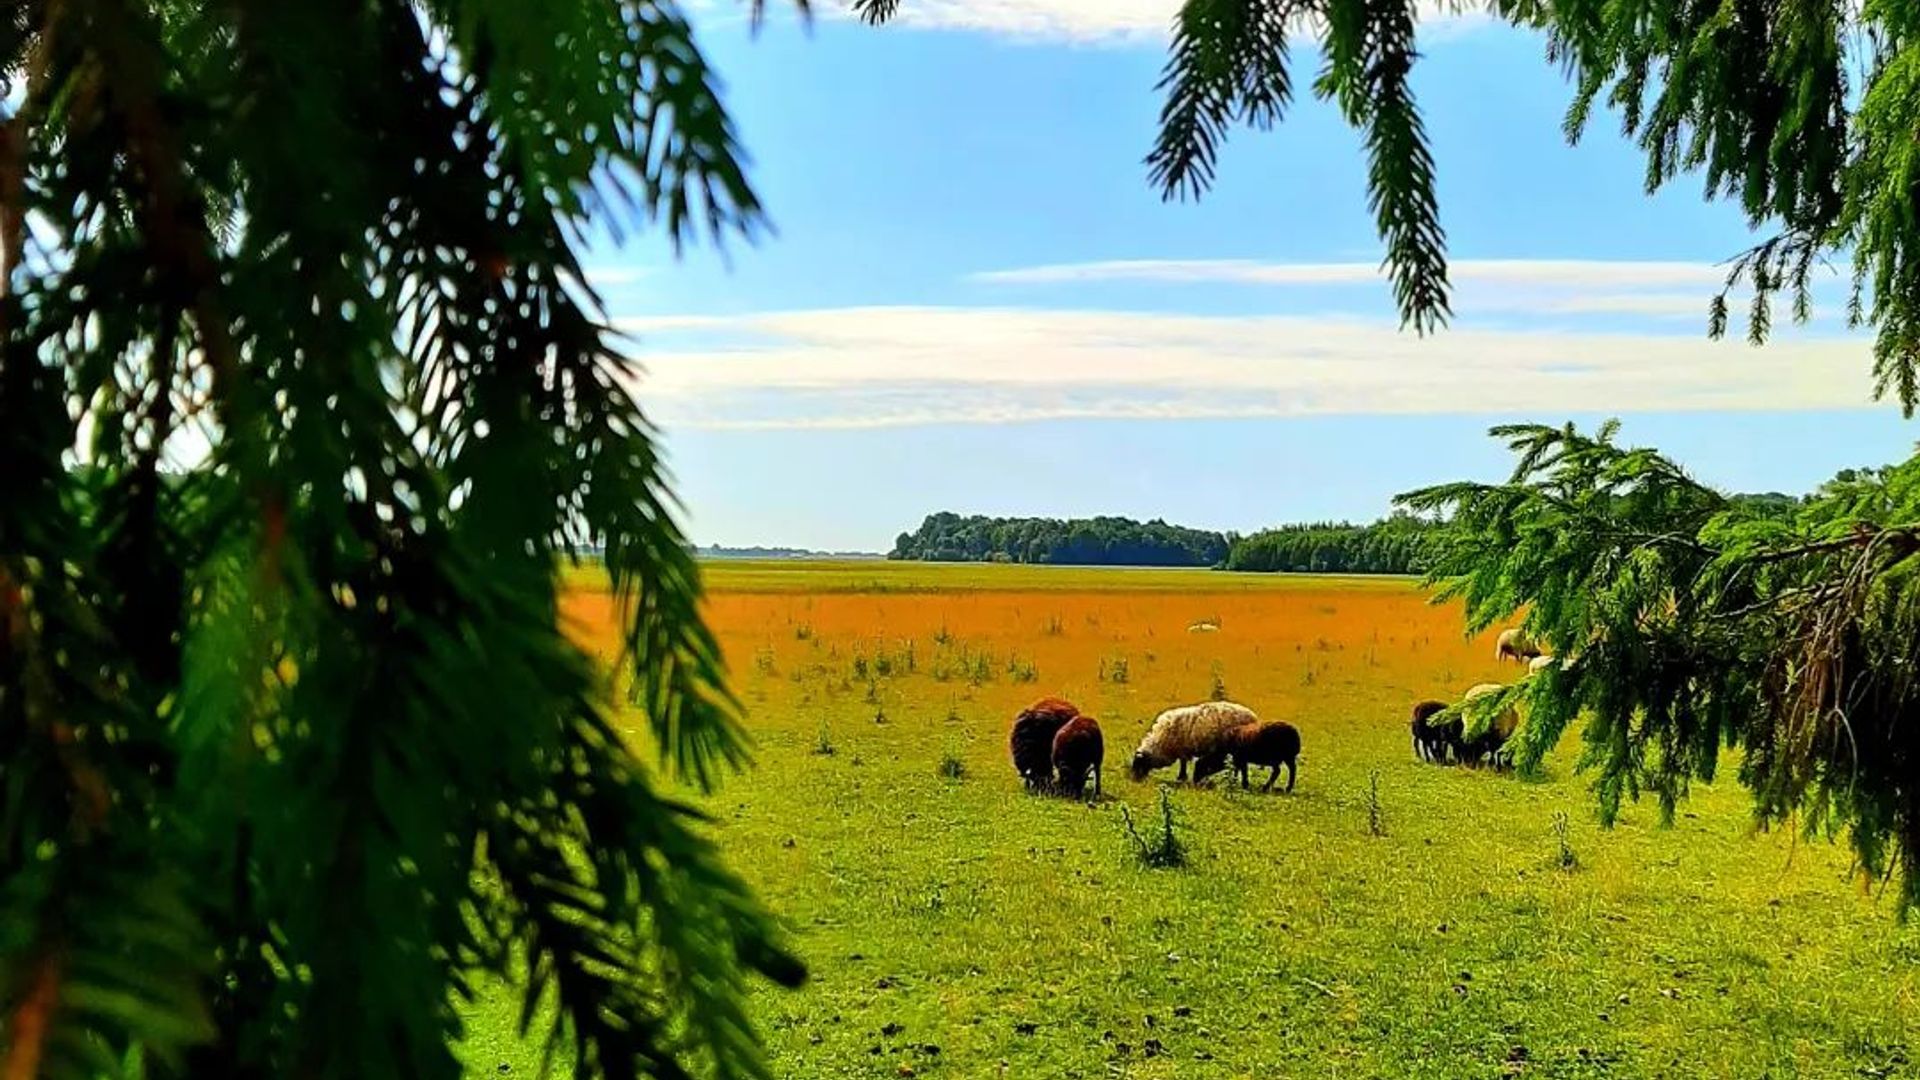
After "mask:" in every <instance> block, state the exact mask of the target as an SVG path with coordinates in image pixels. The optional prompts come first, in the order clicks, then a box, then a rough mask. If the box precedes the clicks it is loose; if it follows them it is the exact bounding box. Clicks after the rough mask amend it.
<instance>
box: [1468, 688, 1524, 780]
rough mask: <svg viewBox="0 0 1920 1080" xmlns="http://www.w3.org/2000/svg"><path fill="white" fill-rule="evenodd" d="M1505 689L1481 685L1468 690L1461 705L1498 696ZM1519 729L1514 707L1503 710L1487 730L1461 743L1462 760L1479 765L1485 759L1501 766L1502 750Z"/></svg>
mask: <svg viewBox="0 0 1920 1080" xmlns="http://www.w3.org/2000/svg"><path fill="white" fill-rule="evenodd" d="M1505 689H1506V687H1504V686H1501V685H1500V684H1499V683H1481V684H1479V685H1478V686H1475V687H1473V688H1472V689H1470V690H1468V691H1467V693H1466V695H1465V696H1464V697H1462V698H1461V699H1460V703H1461V704H1462V705H1465V704H1467V703H1468V702H1471V701H1473V700H1474V699H1475V698H1482V697H1485V696H1487V695H1488V694H1497V693H1499V692H1501V691H1502V690H1505ZM1519 727H1520V714H1519V713H1518V712H1516V711H1514V708H1513V706H1511V705H1509V706H1507V707H1506V708H1505V709H1503V710H1501V712H1500V715H1498V716H1496V717H1494V718H1493V721H1492V722H1491V723H1489V724H1488V725H1487V727H1486V730H1484V731H1482V732H1481V733H1480V734H1479V735H1476V736H1474V737H1473V738H1471V739H1465V740H1464V741H1463V742H1462V743H1461V747H1460V748H1461V751H1462V754H1461V758H1460V760H1462V761H1465V762H1469V763H1473V764H1478V763H1479V762H1480V760H1481V759H1482V758H1485V759H1486V760H1487V762H1488V763H1489V764H1491V765H1494V766H1496V767H1497V766H1498V765H1499V764H1500V751H1501V749H1502V748H1504V747H1505V746H1506V745H1507V740H1508V739H1511V738H1513V733H1514V731H1515V730H1517V729H1518V728H1519Z"/></svg>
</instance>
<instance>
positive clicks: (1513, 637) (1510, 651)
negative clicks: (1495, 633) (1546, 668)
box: [1493, 627, 1540, 663]
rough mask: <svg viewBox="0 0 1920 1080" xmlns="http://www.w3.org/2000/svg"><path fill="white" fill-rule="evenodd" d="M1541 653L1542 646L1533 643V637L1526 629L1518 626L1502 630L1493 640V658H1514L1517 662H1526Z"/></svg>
mask: <svg viewBox="0 0 1920 1080" xmlns="http://www.w3.org/2000/svg"><path fill="white" fill-rule="evenodd" d="M1539 655H1540V646H1538V645H1535V644H1534V643H1533V639H1532V638H1530V637H1528V636H1527V634H1526V631H1524V630H1521V629H1519V628H1517V627H1515V628H1512V629H1508V630H1502V631H1500V636H1499V637H1497V638H1495V639H1494V642H1493V658H1494V659H1495V660H1513V661H1515V662H1517V663H1526V662H1527V661H1529V660H1531V659H1533V658H1534V657H1536V656H1539Z"/></svg>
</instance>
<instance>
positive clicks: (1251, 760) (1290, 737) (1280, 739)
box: [1193, 720, 1300, 791]
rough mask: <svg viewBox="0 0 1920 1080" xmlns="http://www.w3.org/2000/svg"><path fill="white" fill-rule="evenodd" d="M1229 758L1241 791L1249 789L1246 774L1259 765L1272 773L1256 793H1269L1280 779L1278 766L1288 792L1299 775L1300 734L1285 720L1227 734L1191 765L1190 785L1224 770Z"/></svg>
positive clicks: (1243, 726)
mask: <svg viewBox="0 0 1920 1080" xmlns="http://www.w3.org/2000/svg"><path fill="white" fill-rule="evenodd" d="M1229 758H1231V759H1232V762H1233V771H1234V772H1235V773H1236V774H1238V775H1239V777H1240V788H1241V790H1243V791H1244V790H1246V788H1247V787H1248V786H1249V785H1248V782H1247V772H1248V770H1250V769H1251V768H1252V767H1253V766H1255V765H1260V766H1263V767H1265V768H1269V769H1272V770H1273V771H1272V772H1270V773H1268V774H1267V782H1266V784H1265V785H1264V786H1262V787H1261V788H1260V790H1261V791H1272V790H1273V782H1274V781H1275V780H1278V779H1280V766H1282V765H1285V766H1286V767H1287V790H1288V791H1292V790H1293V782H1294V780H1295V779H1296V778H1297V777H1298V775H1299V765H1298V762H1299V759H1300V732H1299V730H1298V729H1297V728H1295V727H1294V726H1293V725H1292V724H1289V723H1287V722H1286V721H1285V720H1268V721H1266V722H1264V723H1254V724H1242V725H1240V726H1239V727H1237V728H1234V729H1232V730H1231V731H1228V732H1227V734H1226V738H1225V739H1224V740H1222V745H1221V748H1220V749H1218V750H1216V751H1214V752H1213V753H1211V754H1208V755H1206V756H1205V757H1203V758H1201V759H1200V760H1198V761H1196V762H1194V763H1193V782H1194V783H1196V784H1197V783H1199V782H1200V781H1202V780H1205V779H1206V778H1207V777H1209V776H1212V775H1213V774H1214V773H1217V772H1219V771H1220V770H1221V769H1223V768H1225V767H1226V766H1227V761H1228V759H1229Z"/></svg>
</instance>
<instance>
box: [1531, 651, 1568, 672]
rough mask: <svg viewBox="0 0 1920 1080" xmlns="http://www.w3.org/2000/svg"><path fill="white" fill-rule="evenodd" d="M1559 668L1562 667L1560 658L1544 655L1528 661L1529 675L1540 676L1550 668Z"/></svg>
mask: <svg viewBox="0 0 1920 1080" xmlns="http://www.w3.org/2000/svg"><path fill="white" fill-rule="evenodd" d="M1559 666H1560V658H1559V657H1556V656H1547V655H1545V654H1544V653H1543V654H1541V655H1539V656H1536V657H1534V658H1533V659H1531V660H1529V661H1527V674H1529V675H1538V674H1540V673H1541V672H1543V671H1545V670H1547V669H1548V668H1554V667H1559Z"/></svg>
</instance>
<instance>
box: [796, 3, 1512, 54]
mask: <svg viewBox="0 0 1920 1080" xmlns="http://www.w3.org/2000/svg"><path fill="white" fill-rule="evenodd" d="M1463 6H1465V5H1460V4H1457V3H1453V2H1450V0H1427V2H1423V3H1422V4H1421V5H1420V11H1421V16H1422V23H1423V24H1424V25H1429V26H1431V27H1432V28H1433V29H1435V30H1439V31H1441V33H1442V34H1451V33H1454V32H1457V31H1458V30H1459V29H1460V28H1461V27H1463V26H1468V25H1473V24H1478V23H1482V22H1488V21H1490V16H1488V15H1487V14H1486V13H1485V12H1484V11H1479V10H1473V11H1462V10H1461V8H1462V7H1463ZM847 7H848V5H846V4H844V3H843V4H841V5H840V6H838V7H837V8H834V9H832V10H833V11H834V12H835V13H844V12H845V11H846V10H847ZM1179 11H1180V0H903V2H902V3H901V5H900V12H899V15H898V16H896V19H897V21H898V22H899V23H900V24H901V25H903V26H908V27H917V28H921V29H929V30H969V31H975V32H979V33H989V34H996V35H1000V36H1004V37H1012V38H1016V39H1023V40H1031V41H1056V42H1074V43H1118V44H1131V43H1136V42H1158V41H1161V40H1163V39H1164V38H1165V37H1166V36H1167V32H1168V28H1169V27H1171V26H1172V25H1173V18H1174V16H1175V15H1176V14H1178V13H1179ZM1434 36H1436V35H1431V34H1430V35H1429V40H1431V39H1432V38H1433V37H1434Z"/></svg>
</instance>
